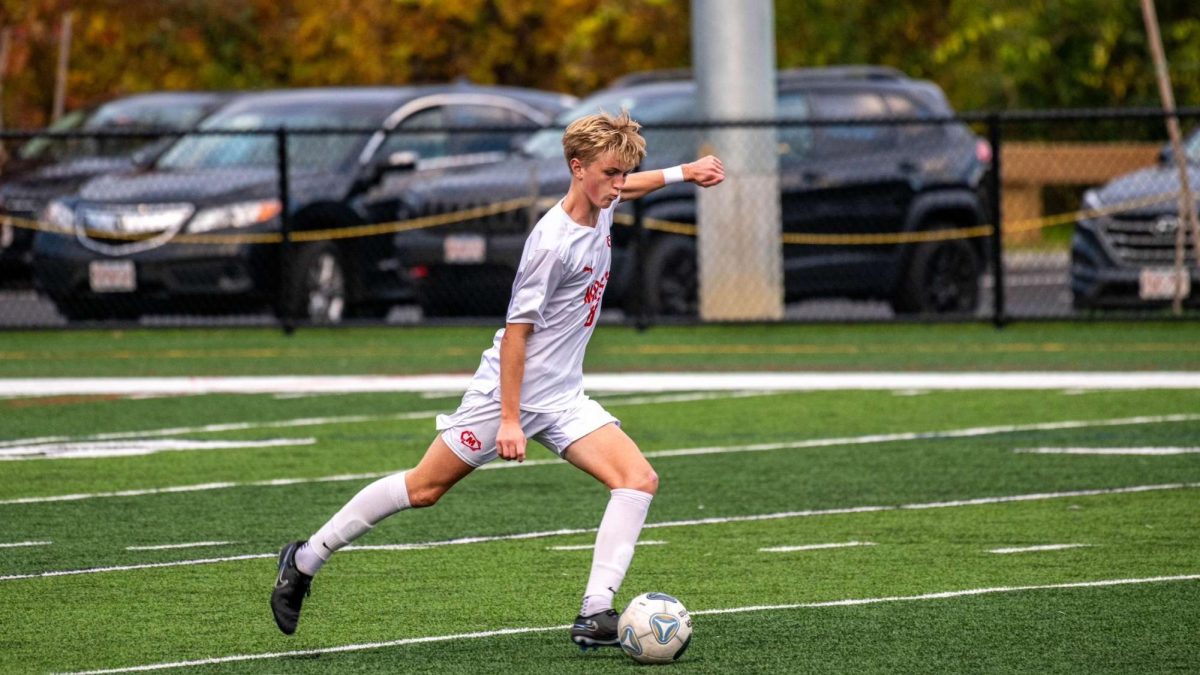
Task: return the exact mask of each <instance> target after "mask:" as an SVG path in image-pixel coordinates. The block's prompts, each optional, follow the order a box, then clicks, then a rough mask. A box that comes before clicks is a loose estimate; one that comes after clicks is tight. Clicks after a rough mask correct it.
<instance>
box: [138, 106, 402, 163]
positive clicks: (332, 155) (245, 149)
mask: <svg viewBox="0 0 1200 675" xmlns="http://www.w3.org/2000/svg"><path fill="white" fill-rule="evenodd" d="M383 114H385V113H384V112H382V111H380V110H377V109H356V108H350V107H338V106H336V105H329V104H326V105H318V104H311V103H309V104H302V103H292V102H288V103H282V104H278V105H274V106H264V107H262V108H253V109H247V108H242V107H236V108H235V109H232V110H227V111H225V112H222V113H219V114H217V115H215V116H213V117H210V118H209V119H207V120H205V122H204V123H203V124H202V125H201V128H202V129H205V130H222V131H237V130H248V131H264V130H275V129H278V128H280V127H284V128H287V129H288V130H289V131H291V132H292V133H290V134H288V160H289V162H290V163H291V165H292V166H300V167H306V168H319V169H332V168H335V167H338V166H342V165H343V164H345V163H347V162H348V161H349V160H350V159H351V158H353V157H354V156H355V153H356V152H357V151H358V150H359V149H361V148H362V146H363V144H364V143H365V142H366V139H367V135H366V134H364V133H361V132H357V131H356V132H346V133H336V134H330V133H316V132H314V133H311V134H305V133H301V132H302V131H303V130H304V129H331V128H333V129H336V128H346V127H348V128H362V127H366V126H378V124H379V122H380V120H381V118H382V116H383ZM278 161H279V157H278V151H277V150H276V148H275V137H274V136H273V135H270V134H261V133H260V134H229V133H224V134H213V135H202V134H189V135H188V136H185V137H183V138H182V139H180V140H179V142H178V143H175V144H174V145H172V146H171V148H170V149H169V150H167V151H166V153H164V154H163V156H162V157H161V158H160V159H159V161H158V166H159V167H161V168H166V169H215V168H229V167H265V166H275V165H276V164H277V163H278Z"/></svg>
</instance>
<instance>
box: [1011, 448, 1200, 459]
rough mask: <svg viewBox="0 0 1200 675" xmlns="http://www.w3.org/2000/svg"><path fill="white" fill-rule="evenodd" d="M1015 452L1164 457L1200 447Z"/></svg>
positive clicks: (1198, 450) (1024, 451) (1023, 450)
mask: <svg viewBox="0 0 1200 675" xmlns="http://www.w3.org/2000/svg"><path fill="white" fill-rule="evenodd" d="M1013 452H1015V453H1018V454H1026V455H1131V456H1143V457H1163V456H1166V455H1194V454H1196V453H1200V448H1178V447H1169V448H1016V449H1014V450H1013Z"/></svg>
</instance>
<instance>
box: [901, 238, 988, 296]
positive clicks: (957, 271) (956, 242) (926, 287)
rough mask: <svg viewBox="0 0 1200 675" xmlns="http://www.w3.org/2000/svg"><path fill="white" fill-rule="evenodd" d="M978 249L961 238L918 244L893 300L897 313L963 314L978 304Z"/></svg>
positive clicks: (980, 270)
mask: <svg viewBox="0 0 1200 675" xmlns="http://www.w3.org/2000/svg"><path fill="white" fill-rule="evenodd" d="M982 272H983V265H982V263H981V261H980V258H979V253H978V252H976V250H975V248H974V247H973V246H971V244H970V243H969V242H967V241H966V240H964V239H946V240H942V241H931V242H926V243H923V244H918V245H917V246H916V247H915V248H914V249H913V252H912V255H911V256H910V257H909V260H908V265H907V267H906V269H905V272H904V276H903V277H902V278H901V280H900V287H899V289H897V292H896V295H895V297H894V298H893V300H892V307H893V309H895V311H896V313H897V314H962V313H970V312H974V311H975V309H976V308H977V307H978V306H979V276H980V274H981V273H982Z"/></svg>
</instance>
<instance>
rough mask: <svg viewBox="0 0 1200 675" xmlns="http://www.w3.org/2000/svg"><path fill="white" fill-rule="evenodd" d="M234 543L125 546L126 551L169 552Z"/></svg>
mask: <svg viewBox="0 0 1200 675" xmlns="http://www.w3.org/2000/svg"><path fill="white" fill-rule="evenodd" d="M236 543H237V542H236V541H193V542H191V543H189V544H157V545H155V546H126V547H125V550H126V551H169V550H172V549H177V548H202V547H204V546H225V545H226V544H236Z"/></svg>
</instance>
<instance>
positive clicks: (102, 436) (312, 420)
mask: <svg viewBox="0 0 1200 675" xmlns="http://www.w3.org/2000/svg"><path fill="white" fill-rule="evenodd" d="M0 383H3V380H0ZM777 393H779V392H774V391H732V392H693V393H689V394H664V395H660V396H636V397H624V398H620V397H614V398H606V399H604V400H602V401H601V403H603V404H604V405H605V406H612V407H620V406H626V405H647V404H657V403H685V402H692V401H702V400H711V399H724V398H746V397H750V396H772V395H775V394H777ZM446 412H451V409H450V408H443V409H439V410H418V411H414V412H406V413H396V414H392V415H342V416H339V417H301V418H297V419H290V420H275V421H271V422H221V423H213V424H204V425H201V426H195V427H172V428H168V429H146V430H143V431H114V432H107V433H99V434H88V435H86V436H40V437H35V438H16V439H9V440H5V441H0V448H10V447H14V446H20V445H38V444H44V443H63V442H78V441H111V440H124V439H144V438H153V437H160V436H179V435H184V434H199V433H218V432H225V431H246V430H249V429H290V428H295V427H311V426H326V425H331V424H361V423H364V422H389V421H402V420H421V419H432V418H434V417H436V416H438V415H440V414H442V413H446Z"/></svg>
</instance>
